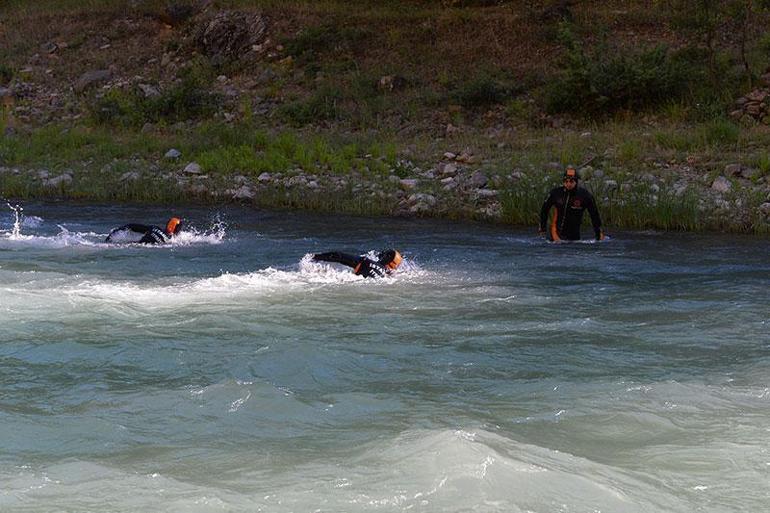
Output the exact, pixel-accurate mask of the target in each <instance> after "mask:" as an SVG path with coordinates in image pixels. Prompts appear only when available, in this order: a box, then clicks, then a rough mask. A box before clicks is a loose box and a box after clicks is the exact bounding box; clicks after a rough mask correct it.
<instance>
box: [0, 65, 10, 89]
mask: <svg viewBox="0 0 770 513" xmlns="http://www.w3.org/2000/svg"><path fill="white" fill-rule="evenodd" d="M12 78H13V69H11V67H10V66H7V65H5V64H2V63H0V85H5V84H7V83H8V82H10V81H11V79H12Z"/></svg>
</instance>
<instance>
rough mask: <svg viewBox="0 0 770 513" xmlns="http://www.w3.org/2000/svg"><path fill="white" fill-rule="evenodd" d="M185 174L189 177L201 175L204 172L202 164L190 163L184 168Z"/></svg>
mask: <svg viewBox="0 0 770 513" xmlns="http://www.w3.org/2000/svg"><path fill="white" fill-rule="evenodd" d="M184 172H185V173H186V174H188V175H199V174H201V173H202V172H203V170H202V169H201V166H200V164H198V163H197V162H190V163H189V164H187V165H186V166H185V167H184Z"/></svg>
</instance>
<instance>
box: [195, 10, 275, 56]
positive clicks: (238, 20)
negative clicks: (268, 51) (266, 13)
mask: <svg viewBox="0 0 770 513" xmlns="http://www.w3.org/2000/svg"><path fill="white" fill-rule="evenodd" d="M266 34H267V23H266V22H265V19H264V18H263V17H262V15H261V14H258V13H254V12H247V11H230V10H228V11H220V12H219V13H217V14H216V16H214V17H213V18H210V19H208V20H206V21H205V22H203V24H202V25H201V26H200V27H199V28H198V32H197V35H196V38H195V42H196V44H197V45H198V48H199V49H200V50H201V52H202V53H203V54H204V55H206V56H207V57H209V58H210V59H211V61H212V62H213V63H214V64H221V63H224V62H228V61H234V60H238V59H240V58H241V57H243V56H244V55H246V54H247V53H249V52H251V51H253V49H254V47H257V46H259V45H260V44H261V43H262V42H263V41H264V40H265V37H266Z"/></svg>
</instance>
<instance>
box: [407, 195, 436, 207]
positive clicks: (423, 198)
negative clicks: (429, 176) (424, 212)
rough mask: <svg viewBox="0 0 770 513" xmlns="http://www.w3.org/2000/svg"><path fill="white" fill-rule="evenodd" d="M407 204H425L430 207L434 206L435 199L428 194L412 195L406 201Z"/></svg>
mask: <svg viewBox="0 0 770 513" xmlns="http://www.w3.org/2000/svg"><path fill="white" fill-rule="evenodd" d="M407 201H408V202H409V203H425V204H426V205H429V206H431V207H433V206H435V205H436V197H435V196H432V195H430V194H422V193H417V194H412V195H411V196H409V199H407Z"/></svg>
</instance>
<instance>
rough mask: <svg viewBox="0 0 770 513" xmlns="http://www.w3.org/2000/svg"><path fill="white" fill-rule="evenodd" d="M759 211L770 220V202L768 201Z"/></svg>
mask: <svg viewBox="0 0 770 513" xmlns="http://www.w3.org/2000/svg"><path fill="white" fill-rule="evenodd" d="M759 211H760V212H761V213H762V215H764V216H765V217H766V218H770V201H766V202H764V203H762V204H761V205H760V206H759Z"/></svg>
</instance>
